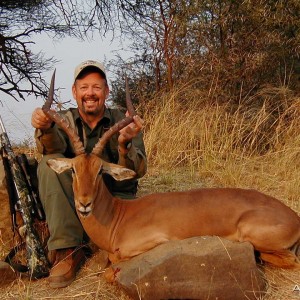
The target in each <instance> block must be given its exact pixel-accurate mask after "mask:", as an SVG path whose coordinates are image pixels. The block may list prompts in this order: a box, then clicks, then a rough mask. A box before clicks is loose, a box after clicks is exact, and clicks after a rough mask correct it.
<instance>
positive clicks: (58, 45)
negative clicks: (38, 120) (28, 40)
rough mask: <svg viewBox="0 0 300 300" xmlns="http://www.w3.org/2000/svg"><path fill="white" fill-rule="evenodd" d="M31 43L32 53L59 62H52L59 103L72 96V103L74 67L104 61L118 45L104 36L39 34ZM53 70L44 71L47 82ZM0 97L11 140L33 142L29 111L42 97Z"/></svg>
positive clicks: (118, 47) (41, 103) (118, 48)
mask: <svg viewBox="0 0 300 300" xmlns="http://www.w3.org/2000/svg"><path fill="white" fill-rule="evenodd" d="M34 42H35V44H34V45H33V46H32V48H31V49H32V50H33V51H34V52H39V51H43V52H44V53H45V56H46V57H52V56H54V58H55V59H56V60H58V61H59V62H58V63H57V64H55V65H53V70H54V69H56V79H55V87H56V88H58V87H59V88H63V90H61V92H60V95H59V96H60V99H61V101H62V102H65V101H68V100H70V99H72V103H73V104H74V105H75V101H74V100H73V97H72V93H71V87H72V84H73V73H74V69H75V67H76V66H77V65H78V64H79V63H80V62H82V61H84V60H87V59H94V60H98V61H100V62H104V63H105V62H106V61H109V60H110V59H112V58H114V57H115V55H116V52H115V51H116V50H120V45H119V44H118V43H117V42H116V41H112V40H111V38H109V37H108V38H106V39H101V38H100V37H99V38H95V37H94V40H93V41H78V40H76V39H74V38H65V39H62V40H61V41H53V40H52V39H51V38H50V37H48V36H46V35H40V36H37V37H36V38H35V39H34ZM123 54H125V52H124V53H123ZM123 54H122V57H123ZM52 72H53V71H51V72H49V73H46V74H44V75H45V78H46V80H47V81H48V82H49V84H50V80H51V76H52ZM107 77H108V80H109V78H111V77H112V74H110V73H109V70H107ZM1 97H2V98H1V99H0V100H1V102H2V104H1V103H0V115H1V118H2V121H3V123H4V126H5V129H6V131H7V134H8V137H9V139H10V141H11V143H21V142H23V141H26V142H28V143H30V144H32V145H34V140H33V132H34V130H33V128H32V126H31V124H30V118H31V113H32V111H33V110H34V108H35V107H41V106H42V105H43V103H44V99H41V98H39V99H36V98H35V97H34V96H32V97H28V99H26V101H23V100H20V101H19V102H17V101H15V100H14V99H13V98H11V97H9V96H6V95H4V96H3V95H2V96H1Z"/></svg>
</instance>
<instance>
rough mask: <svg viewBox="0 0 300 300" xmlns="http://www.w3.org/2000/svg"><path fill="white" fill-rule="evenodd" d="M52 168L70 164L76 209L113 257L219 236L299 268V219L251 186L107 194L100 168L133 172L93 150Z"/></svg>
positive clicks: (97, 241) (276, 262) (117, 172)
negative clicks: (123, 197)
mask: <svg viewBox="0 0 300 300" xmlns="http://www.w3.org/2000/svg"><path fill="white" fill-rule="evenodd" d="M49 165H50V166H51V167H52V168H53V169H54V170H56V171H57V172H62V171H64V170H66V169H67V168H71V167H72V168H73V169H74V170H75V174H74V177H73V189H74V195H75V205H76V209H77V212H78V215H79V218H80V221H81V222H82V225H83V227H84V229H85V230H86V232H87V234H88V235H89V236H90V238H91V239H92V241H93V242H94V243H95V244H97V245H98V246H99V247H100V248H101V249H104V250H107V251H108V252H109V253H110V260H111V261H113V262H117V261H121V260H126V259H130V258H131V257H133V256H135V255H138V254H140V253H143V252H145V251H147V250H150V249H151V248H153V247H155V246H157V245H159V244H162V243H164V242H167V241H169V240H181V239H185V238H189V237H193V236H205V235H210V236H213V235H215V236H220V237H223V238H227V239H229V240H232V241H240V242H243V241H248V242H250V243H251V244H252V245H253V247H254V248H255V249H256V250H257V251H259V252H260V253H261V258H262V260H264V261H266V262H269V263H271V264H273V265H276V266H278V267H284V268H299V266H300V264H299V259H298V258H297V256H296V255H295V253H293V251H291V250H290V249H292V248H293V249H294V248H295V249H297V247H296V245H299V240H300V218H299V216H298V215H297V214H296V213H295V212H294V211H293V210H291V209H290V208H289V207H287V206H286V205H284V204H283V203H282V202H281V201H279V200H277V199H275V198H273V197H270V196H267V195H265V194H263V193H260V192H258V191H255V190H245V189H238V188H216V189H198V190H191V191H184V192H172V193H158V194H151V195H147V196H144V197H141V198H138V199H136V200H132V201H128V200H121V199H119V198H115V197H113V196H112V195H111V194H110V193H109V191H108V190H107V188H106V186H105V184H104V182H103V180H102V176H101V175H99V172H100V171H101V170H103V171H105V172H106V173H109V174H110V175H112V176H114V177H115V178H118V179H124V178H126V179H128V178H130V177H132V176H134V174H133V172H132V171H130V170H128V169H125V168H123V167H121V166H117V165H114V164H108V163H106V162H103V161H102V160H101V159H100V158H99V157H97V156H95V155H86V154H84V155H80V156H77V157H75V158H74V159H57V160H51V161H49Z"/></svg>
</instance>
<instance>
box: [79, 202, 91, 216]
mask: <svg viewBox="0 0 300 300" xmlns="http://www.w3.org/2000/svg"><path fill="white" fill-rule="evenodd" d="M79 204H80V205H79V208H78V211H79V212H80V214H81V215H83V216H87V215H88V214H89V213H90V212H91V211H92V203H91V202H89V203H82V202H79Z"/></svg>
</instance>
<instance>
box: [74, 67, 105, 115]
mask: <svg viewBox="0 0 300 300" xmlns="http://www.w3.org/2000/svg"><path fill="white" fill-rule="evenodd" d="M72 92H73V97H74V99H75V100H76V102H77V105H78V109H79V111H80V113H81V114H84V115H93V116H99V115H102V114H103V112H104V103H105V99H106V98H107V96H108V94H109V88H108V85H107V83H106V80H105V79H104V78H103V77H102V76H101V75H100V74H99V73H96V72H95V73H88V74H87V75H85V76H84V77H83V78H81V79H77V80H76V81H75V83H74V85H73V87H72Z"/></svg>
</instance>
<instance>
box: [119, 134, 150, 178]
mask: <svg viewBox="0 0 300 300" xmlns="http://www.w3.org/2000/svg"><path fill="white" fill-rule="evenodd" d="M122 160H123V159H122V158H121V157H120V156H119V162H118V163H119V164H121V165H124V166H125V167H126V168H129V169H131V170H133V171H135V172H136V174H137V177H138V178H140V177H142V176H144V175H145V174H146V172H147V157H146V151H145V146H144V141H143V134H142V133H139V134H138V136H137V137H135V138H134V139H133V140H132V144H131V147H130V149H129V151H128V153H127V154H125V156H124V160H125V161H124V162H122Z"/></svg>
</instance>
